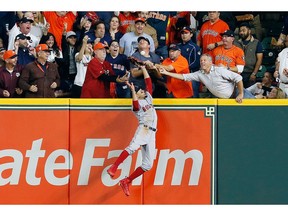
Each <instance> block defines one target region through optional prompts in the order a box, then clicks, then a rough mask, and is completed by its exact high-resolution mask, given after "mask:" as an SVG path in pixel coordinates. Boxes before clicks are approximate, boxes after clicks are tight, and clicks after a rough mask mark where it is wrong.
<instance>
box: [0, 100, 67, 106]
mask: <svg viewBox="0 0 288 216" xmlns="http://www.w3.org/2000/svg"><path fill="white" fill-rule="evenodd" d="M0 105H28V106H29V105H31V106H32V105H41V106H43V105H44V106H45V105H49V106H51V105H59V106H63V105H67V106H69V98H33V99H27V98H13V99H12V98H5V99H0Z"/></svg>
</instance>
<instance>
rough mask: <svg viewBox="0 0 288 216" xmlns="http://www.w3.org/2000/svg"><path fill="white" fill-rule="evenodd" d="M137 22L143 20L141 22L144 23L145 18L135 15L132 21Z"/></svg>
mask: <svg viewBox="0 0 288 216" xmlns="http://www.w3.org/2000/svg"><path fill="white" fill-rule="evenodd" d="M137 22H143V23H146V21H145V19H144V18H142V17H137V18H136V19H135V20H134V23H135V24H136V23H137Z"/></svg>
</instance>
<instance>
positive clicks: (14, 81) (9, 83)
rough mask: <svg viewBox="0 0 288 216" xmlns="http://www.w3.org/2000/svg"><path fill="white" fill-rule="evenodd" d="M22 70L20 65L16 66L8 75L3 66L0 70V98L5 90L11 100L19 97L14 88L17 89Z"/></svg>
mask: <svg viewBox="0 0 288 216" xmlns="http://www.w3.org/2000/svg"><path fill="white" fill-rule="evenodd" d="M22 69H23V66H22V65H16V66H15V68H14V70H13V72H12V73H9V72H8V71H7V70H6V67H5V66H3V67H1V68H0V97H4V95H3V91H4V90H7V91H8V92H9V93H10V97H11V98H14V97H20V96H19V95H17V93H16V91H15V88H18V81H19V78H20V75H21V72H22Z"/></svg>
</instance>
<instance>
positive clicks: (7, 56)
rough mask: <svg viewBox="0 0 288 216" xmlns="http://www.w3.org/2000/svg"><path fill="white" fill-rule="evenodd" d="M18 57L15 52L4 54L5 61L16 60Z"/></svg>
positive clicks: (10, 51)
mask: <svg viewBox="0 0 288 216" xmlns="http://www.w3.org/2000/svg"><path fill="white" fill-rule="evenodd" d="M16 56H18V55H17V54H16V53H15V52H14V51H13V50H7V51H5V52H4V54H3V59H4V61H5V60H6V59H9V58H15V57H16Z"/></svg>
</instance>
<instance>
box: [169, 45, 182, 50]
mask: <svg viewBox="0 0 288 216" xmlns="http://www.w3.org/2000/svg"><path fill="white" fill-rule="evenodd" d="M168 50H181V49H180V47H179V46H178V45H177V44H171V45H170V46H169V48H168Z"/></svg>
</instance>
